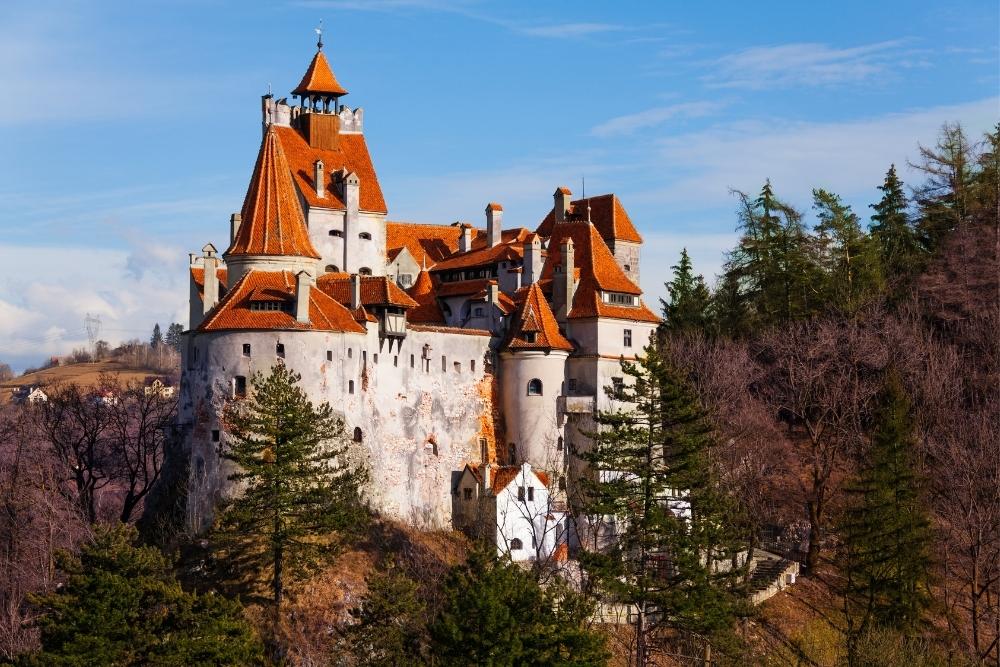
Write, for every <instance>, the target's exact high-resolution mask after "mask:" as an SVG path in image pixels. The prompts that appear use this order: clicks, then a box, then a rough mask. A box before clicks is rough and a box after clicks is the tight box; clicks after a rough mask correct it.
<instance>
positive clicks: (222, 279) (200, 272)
mask: <svg viewBox="0 0 1000 667" xmlns="http://www.w3.org/2000/svg"><path fill="white" fill-rule="evenodd" d="M215 275H216V276H217V277H218V279H219V296H220V297H222V296H224V295H225V293H226V281H227V280H228V279H229V271H228V270H227V269H225V268H219V269H216V270H215ZM191 277H192V278H194V284H195V287H197V288H198V298H200V299H202V300H204V299H205V269H200V268H198V267H195V266H192V267H191Z"/></svg>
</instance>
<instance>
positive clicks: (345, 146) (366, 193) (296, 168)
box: [272, 125, 386, 213]
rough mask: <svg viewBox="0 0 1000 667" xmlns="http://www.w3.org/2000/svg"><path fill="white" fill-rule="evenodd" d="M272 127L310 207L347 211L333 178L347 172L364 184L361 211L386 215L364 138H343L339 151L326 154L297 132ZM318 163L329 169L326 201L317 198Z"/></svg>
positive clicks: (327, 151)
mask: <svg viewBox="0 0 1000 667" xmlns="http://www.w3.org/2000/svg"><path fill="white" fill-rule="evenodd" d="M272 127H276V129H277V132H278V138H279V139H280V140H281V146H282V148H283V149H284V151H285V157H286V159H287V160H288V166H289V167H290V168H291V170H292V178H294V179H295V184H296V185H297V186H298V188H299V192H300V193H301V194H302V196H303V197H304V198H305V200H306V201H307V202H308V203H309V206H314V207H319V208H333V209H343V208H345V207H344V201H343V200H342V199H341V197H340V194H339V191H340V190H339V185H335V184H334V182H333V178H334V174H335V172H338V171H340V170H342V169H347V170H348V171H353V172H354V173H355V174H357V175H358V178H359V179H360V180H361V202H360V207H361V210H362V211H371V212H372V213H385V212H386V206H385V198H384V197H383V196H382V187H381V186H380V185H379V182H378V177H377V176H376V175H375V167H374V165H372V158H371V155H370V154H369V153H368V144H366V143H365V137H364V135H363V134H341V135H340V136H339V138H338V140H337V148H336V150H325V149H320V148H313V147H312V146H310V145H309V142H307V141H306V140H305V139H304V138H303V136H302V135H301V134H299V131H298V130H296V129H295V128H292V127H284V126H274V125H272ZM316 160H323V166H324V167H325V169H326V171H325V173H326V176H325V178H326V179H327V183H326V188H325V189H326V196H325V197H319V196H317V194H316V182H315V180H314V178H313V176H314V168H313V165H314V164H315V163H316Z"/></svg>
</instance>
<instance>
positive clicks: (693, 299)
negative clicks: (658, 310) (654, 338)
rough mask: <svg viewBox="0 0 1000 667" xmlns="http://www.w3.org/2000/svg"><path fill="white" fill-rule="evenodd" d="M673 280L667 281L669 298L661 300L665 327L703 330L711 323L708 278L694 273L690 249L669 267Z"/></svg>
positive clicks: (683, 250)
mask: <svg viewBox="0 0 1000 667" xmlns="http://www.w3.org/2000/svg"><path fill="white" fill-rule="evenodd" d="M670 268H672V269H673V270H674V277H673V280H671V281H670V282H668V283H667V284H666V288H667V294H668V295H669V296H670V301H669V302H667V301H665V300H663V299H660V305H661V307H662V309H663V329H664V330H667V331H675V332H676V331H691V330H694V331H704V330H705V329H706V327H707V324H708V312H709V300H710V296H709V292H708V287H707V286H706V285H705V279H704V277H702V276H701V275H697V276H696V275H695V273H694V269H693V267H692V266H691V258H690V257H689V256H688V252H687V248H683V249H682V250H681V258H680V261H678V263H677V264H675V265H674V266H672V267H670Z"/></svg>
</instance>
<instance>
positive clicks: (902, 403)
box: [842, 371, 932, 651]
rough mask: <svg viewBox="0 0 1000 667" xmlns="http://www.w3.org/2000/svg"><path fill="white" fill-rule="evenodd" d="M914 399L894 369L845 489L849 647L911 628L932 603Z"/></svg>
mask: <svg viewBox="0 0 1000 667" xmlns="http://www.w3.org/2000/svg"><path fill="white" fill-rule="evenodd" d="M911 422H912V416H911V414H910V404H909V401H908V399H907V397H906V393H905V391H904V389H903V386H902V382H901V381H900V379H899V376H898V374H897V373H895V372H894V371H890V372H889V374H888V376H887V378H886V381H885V387H884V389H883V391H882V395H881V397H880V401H879V408H878V411H877V415H876V423H875V428H874V431H873V433H872V436H871V448H870V452H869V454H868V457H867V461H866V462H865V464H864V466H863V467H862V469H861V471H860V473H859V475H858V478H857V480H856V481H854V482H853V483H852V484H851V485H849V486H848V487H847V493H848V497H849V498H850V499H851V505H850V510H849V512H848V513H847V517H846V519H845V521H844V524H843V526H842V534H843V538H844V563H843V564H844V571H845V574H846V576H847V593H846V596H845V611H846V614H847V627H848V642H849V646H851V647H852V651H853V646H854V645H855V644H856V642H857V640H858V638H859V637H862V636H864V635H865V633H867V632H868V631H870V630H871V629H872V628H873V627H884V628H891V629H896V630H904V631H905V630H912V629H913V628H914V627H915V626H916V625H917V624H918V623H919V621H920V619H921V615H922V613H923V611H924V610H925V609H926V608H927V605H928V604H929V601H930V596H929V589H928V576H929V569H930V545H931V539H932V535H931V533H930V520H929V518H928V514H927V511H926V509H925V507H924V505H923V503H922V498H921V492H920V479H919V475H918V473H917V465H916V461H915V460H914V459H915V453H914V438H913V434H912V430H911V429H912V427H911Z"/></svg>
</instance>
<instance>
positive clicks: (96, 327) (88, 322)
mask: <svg viewBox="0 0 1000 667" xmlns="http://www.w3.org/2000/svg"><path fill="white" fill-rule="evenodd" d="M83 328H84V329H86V330H87V338H88V339H89V340H90V349H91V351H92V352H93V354H94V358H95V360H96V358H97V340H98V336H100V335H101V316H100V315H91V314H90V313H87V316H86V317H84V318H83Z"/></svg>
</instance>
